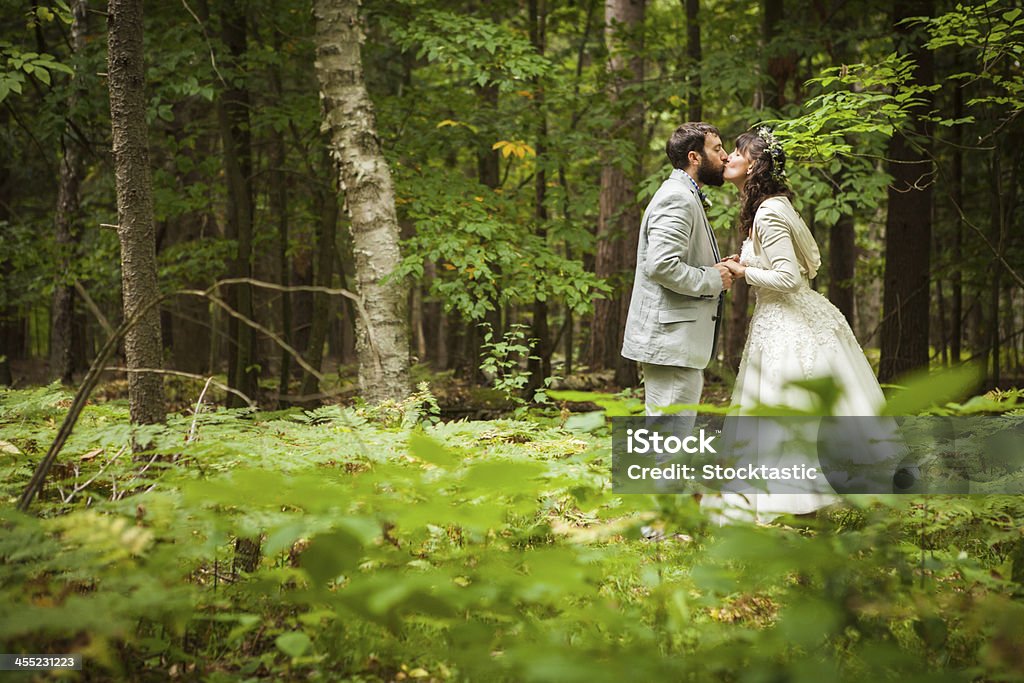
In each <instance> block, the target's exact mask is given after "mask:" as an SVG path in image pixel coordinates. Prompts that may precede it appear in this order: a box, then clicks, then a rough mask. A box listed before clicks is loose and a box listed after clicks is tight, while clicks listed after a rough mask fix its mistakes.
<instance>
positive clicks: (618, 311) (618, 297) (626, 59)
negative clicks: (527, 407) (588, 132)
mask: <svg viewBox="0 0 1024 683" xmlns="http://www.w3.org/2000/svg"><path fill="white" fill-rule="evenodd" d="M645 10H646V4H645V0H608V1H607V2H606V3H605V40H606V42H607V44H608V51H609V53H610V54H609V58H608V72H609V78H608V98H609V100H610V101H611V102H612V106H613V107H615V109H616V112H617V113H616V121H615V123H614V124H613V125H612V130H613V131H614V132H613V134H614V135H615V137H617V138H620V139H625V140H628V141H629V142H630V143H631V145H630V146H631V147H632V149H633V151H634V153H633V154H629V155H624V156H625V158H623V155H621V154H615V153H613V152H612V151H611V150H610V149H606V150H605V151H604V153H603V159H602V166H601V198H600V202H599V207H598V212H599V213H598V221H597V240H598V241H597V253H596V256H595V260H594V272H595V273H596V274H597V275H598V276H599V277H604V278H611V279H612V280H613V284H615V285H616V288H615V291H614V293H613V294H612V295H611V296H609V297H608V298H607V299H598V300H597V301H595V302H594V323H593V325H592V326H591V329H590V359H589V361H590V367H591V369H595V370H596V369H602V368H615V378H616V382H617V383H618V384H620V385H622V386H629V385H633V384H636V382H637V376H636V364H635V363H633V362H632V361H627V360H625V359H624V358H622V356H621V355H619V350H620V349H621V348H622V334H623V331H624V329H625V314H626V312H628V308H629V295H630V287H629V285H628V284H623V282H622V281H621V278H623V277H624V275H625V273H626V272H627V271H631V270H632V269H633V268H634V267H635V265H636V238H637V236H638V226H639V225H640V207H639V206H638V205H637V202H636V180H637V175H638V172H637V171H638V166H639V164H640V159H641V158H642V149H643V141H644V126H643V120H644V118H643V117H644V108H643V101H642V100H641V99H640V98H639V97H637V96H636V95H635V94H634V93H629V92H627V90H628V88H629V86H630V85H636V84H638V83H641V82H642V81H643V77H644V59H643V54H642V51H641V50H638V49H636V48H637V47H638V43H639V40H640V39H639V36H640V34H641V28H642V26H643V21H644V13H645ZM620 149H621V148H620ZM616 280H618V282H615V281H616Z"/></svg>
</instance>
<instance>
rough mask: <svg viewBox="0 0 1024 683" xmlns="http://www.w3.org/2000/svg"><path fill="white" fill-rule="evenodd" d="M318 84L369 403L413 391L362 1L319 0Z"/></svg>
mask: <svg viewBox="0 0 1024 683" xmlns="http://www.w3.org/2000/svg"><path fill="white" fill-rule="evenodd" d="M313 15H314V18H315V20H316V62H315V68H316V73H317V78H318V80H319V81H320V89H321V92H320V98H321V102H322V105H323V116H324V127H325V128H326V129H327V130H328V131H329V132H330V136H331V143H330V147H331V157H332V158H333V159H334V160H335V162H336V163H337V164H338V167H339V170H340V178H339V181H340V182H339V185H340V188H339V189H340V190H341V191H342V192H344V193H345V201H346V208H347V210H348V214H349V217H350V218H351V230H352V251H353V253H354V255H355V271H356V272H355V276H356V283H355V284H356V289H357V293H358V295H359V298H360V303H361V307H362V308H363V311H364V312H365V314H364V315H359V316H357V318H356V335H357V336H356V350H357V353H358V357H359V385H360V388H361V390H362V394H363V396H364V397H365V398H366V400H367V401H370V402H376V401H380V400H383V399H386V398H402V397H404V396H406V395H408V392H409V351H410V349H409V334H408V323H407V319H406V318H407V308H408V304H407V299H406V295H405V291H404V289H403V286H402V282H401V281H399V280H396V279H389V280H387V281H384V279H385V278H387V276H389V275H390V274H391V273H392V272H393V271H394V270H395V268H396V267H397V266H398V264H399V261H400V258H401V255H400V253H399V250H398V239H399V228H398V218H397V214H396V212H395V193H394V188H393V186H392V182H391V171H390V169H389V168H388V165H387V161H386V160H385V158H384V155H383V154H382V152H381V147H380V140H379V138H378V137H377V131H376V121H375V117H374V111H373V104H372V103H371V102H370V97H369V94H368V93H367V92H366V84H365V83H364V81H363V65H362V57H361V55H360V47H361V45H362V42H363V32H362V25H361V22H360V19H359V2H358V0H314V3H313Z"/></svg>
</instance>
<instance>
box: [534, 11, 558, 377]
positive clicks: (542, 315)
mask: <svg viewBox="0 0 1024 683" xmlns="http://www.w3.org/2000/svg"><path fill="white" fill-rule="evenodd" d="M547 18H548V17H547V2H546V0H530V3H529V20H530V42H531V43H532V44H533V47H534V49H536V50H537V54H538V55H541V56H543V55H544V48H545V43H546V42H547ZM536 88H537V89H536V92H535V94H534V97H533V101H534V106H535V107H536V109H537V117H538V123H537V171H536V174H535V176H534V207H533V216H534V219H535V220H536V221H537V227H536V235H537V236H538V237H539V238H541V239H542V240H546V239H547V221H548V209H547V189H548V174H547V169H546V168H545V164H546V163H547V148H548V139H547V138H548V112H547V106H546V104H545V102H544V84H543V83H542V81H541V79H539V78H538V79H537V83H536ZM530 335H531V336H532V337H533V339H536V340H537V341H536V347H534V349H533V353H531V354H530V359H529V361H528V365H529V370H530V384H529V386H530V388H531V389H538V388H540V387H541V386H543V383H544V379H545V378H546V377H550V376H551V352H552V350H553V349H552V344H551V331H550V329H549V328H548V302H547V300H542V299H541V298H538V299H537V300H536V301H534V302H533V321H532V326H531V329H530Z"/></svg>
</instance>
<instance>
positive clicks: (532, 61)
mask: <svg viewBox="0 0 1024 683" xmlns="http://www.w3.org/2000/svg"><path fill="white" fill-rule="evenodd" d="M399 5H400V6H401V7H402V9H403V10H405V13H403V14H404V15H403V16H402V21H401V22H399V21H395V20H394V19H393V18H391V17H388V16H385V17H383V19H382V24H383V25H384V27H385V30H386V31H387V32H388V33H389V35H390V36H391V37H392V38H393V39H394V41H395V43H396V44H397V45H398V46H399V47H400V48H401V49H403V50H415V51H416V56H417V58H423V57H425V58H426V59H427V60H429V61H430V62H435V63H439V64H442V65H444V66H445V68H447V69H449V70H451V71H452V72H454V73H457V74H461V75H464V76H465V77H467V78H468V79H469V81H470V82H472V83H475V84H476V85H480V86H483V85H488V84H491V83H493V84H496V85H499V86H500V87H501V88H502V89H503V90H510V89H512V88H513V87H515V84H516V83H517V82H518V83H520V84H522V83H524V82H525V81H527V80H528V79H531V78H535V77H537V76H542V75H543V74H544V73H545V72H546V71H547V70H548V69H549V68H550V64H549V62H548V60H546V59H544V58H543V57H541V56H539V55H538V54H537V52H536V50H535V49H534V47H533V45H531V44H530V41H529V39H528V38H527V37H526V36H524V35H522V33H521V32H519V31H513V30H509V28H508V27H506V26H502V25H501V24H498V23H495V22H493V21H489V20H487V19H484V18H480V17H474V16H469V15H465V14H457V13H454V12H448V11H441V10H435V9H427V8H423V7H422V6H419V5H418V3H414V2H401V3H399Z"/></svg>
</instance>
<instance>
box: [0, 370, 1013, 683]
mask: <svg viewBox="0 0 1024 683" xmlns="http://www.w3.org/2000/svg"><path fill="white" fill-rule="evenodd" d="M178 381H179V380H177V379H175V380H173V382H178ZM172 384H173V383H172ZM438 384H440V383H438ZM452 386H453V387H454V388H453V389H452V393H451V395H450V396H451V397H452V399H453V400H455V399H456V397H458V400H464V399H462V394H460V393H459V391H461V390H460V389H459V385H458V383H453V384H452ZM200 388H201V387H199V386H198V383H196V382H193V381H192V380H188V381H185V380H181V382H180V386H178V387H177V388H175V391H177V392H178V394H176V396H177V399H176V400H177V402H178V404H179V405H181V406H183V407H182V409H180V410H178V411H176V412H172V413H171V414H169V416H168V421H167V424H166V425H163V426H153V427H143V428H133V427H131V426H130V425H129V419H128V410H127V401H126V400H125V398H124V386H123V383H121V382H117V381H115V382H108V383H105V384H104V385H103V387H101V390H100V391H98V392H97V394H96V397H95V399H96V400H94V401H93V402H92V403H91V404H90V405H89V406H88V407H87V408H86V410H85V412H84V413H83V415H82V418H81V420H80V422H79V424H78V426H77V428H76V430H75V432H74V433H73V434H72V437H71V439H70V440H69V441H68V443H67V445H66V446H65V448H64V449H63V451H62V453H61V454H60V457H59V458H58V461H57V464H56V466H55V467H54V469H53V470H52V471H51V472H50V475H49V478H48V481H47V484H46V486H45V488H44V490H43V493H42V495H41V497H40V499H39V500H37V501H36V502H35V503H34V505H33V508H32V510H31V512H32V513H33V514H31V515H28V516H26V515H20V514H17V513H15V512H14V510H13V504H14V502H15V500H16V498H17V496H18V495H19V494H20V492H21V491H22V490H23V489H24V487H25V484H26V482H27V481H28V477H29V476H30V475H31V473H32V470H33V468H34V467H35V466H36V464H37V463H38V462H39V460H40V459H41V458H42V455H43V454H44V453H45V451H46V449H47V447H48V446H49V444H50V442H51V441H52V440H53V438H54V436H55V434H56V432H57V429H58V428H59V426H60V423H61V421H62V419H63V417H64V414H65V412H66V410H67V408H68V406H69V405H70V398H71V394H70V393H69V392H68V391H67V390H65V389H62V388H59V387H55V386H48V387H46V386H44V387H35V388H29V389H23V390H16V391H3V392H0V498H2V501H3V502H2V505H0V524H2V525H3V528H4V533H3V534H0V557H2V558H3V562H2V564H0V647H2V649H3V651H6V652H38V653H60V652H78V653H81V654H82V655H83V656H84V658H85V661H86V672H87V673H86V674H85V675H86V678H87V679H88V680H112V679H123V680H139V681H149V680H166V679H179V680H194V679H202V680H209V681H234V680H353V681H404V680H410V679H420V680H424V681H446V680H453V681H463V680H465V681H469V680H481V679H485V678H486V679H488V680H495V681H552V680H559V681H575V680H578V681H587V682H588V683H590V682H595V681H596V682H601V681H622V680H649V679H654V680H693V681H703V680H722V679H727V680H737V681H739V680H748V679H750V680H753V679H752V678H751V677H752V676H755V675H758V676H759V675H762V674H764V673H765V672H769V673H772V678H773V680H792V681H808V683H810V682H812V681H813V682H815V683H816V682H817V681H821V680H871V681H876V680H887V679H893V680H901V681H908V680H1021V679H1022V678H1024V661H1022V660H1021V659H1020V653H1021V652H1024V635H1022V633H1021V631H1020V628H1019V626H1020V623H1024V599H1022V598H1024V588H1022V585H1024V497H1021V496H1012V495H1000V496H928V497H921V496H853V497H850V498H849V499H847V500H846V501H845V504H844V505H842V506H838V507H835V508H832V509H830V510H828V511H827V512H826V513H823V514H822V515H821V516H820V517H819V518H818V519H816V520H814V519H812V520H806V519H797V518H792V517H783V518H780V519H778V520H776V521H774V522H772V523H770V524H767V525H752V524H746V523H738V524H733V525H728V526H724V527H720V526H717V525H716V524H713V523H711V521H710V520H709V518H708V517H707V515H705V514H703V513H702V512H701V511H700V509H698V507H697V506H696V505H695V504H694V502H693V500H692V499H691V498H690V497H689V496H672V495H621V494H616V493H615V492H614V491H612V489H611V487H610V482H609V467H610V463H609V460H610V438H609V432H608V429H607V427H606V426H605V424H604V420H599V421H593V420H591V421H589V422H588V423H587V426H585V427H584V426H582V421H577V422H576V425H577V426H575V427H574V426H573V423H572V422H571V421H570V420H567V419H566V417H565V415H564V413H563V411H562V410H561V409H560V408H559V407H557V406H551V407H549V408H546V409H540V410H537V409H525V410H522V409H521V410H518V411H515V412H514V414H507V413H506V414H505V415H504V416H501V417H495V418H493V419H486V420H478V419H444V418H445V416H444V411H443V409H442V408H441V406H438V409H434V408H433V407H432V406H431V405H430V402H429V401H427V400H425V399H424V397H423V396H422V395H420V396H418V397H414V398H413V399H411V400H409V401H406V402H394V403H390V404H381V405H379V406H366V405H360V404H358V403H352V404H350V405H339V404H333V405H326V406H321V407H318V408H313V409H308V410H304V409H300V408H295V407H293V408H289V409H286V410H266V411H258V412H252V411H248V410H228V409H225V408H222V407H218V406H216V405H210V404H206V403H204V405H202V406H200V409H199V411H198V414H193V409H194V408H195V404H196V398H197V395H198V391H199V389H200ZM710 390H711V394H712V395H715V396H717V397H719V398H721V400H723V401H724V400H725V398H726V392H725V390H724V387H722V388H718V387H717V386H715V385H714V384H712V386H711V388H710ZM470 394H472V392H471V391H470ZM997 398H998V397H997ZM1018 399H1019V396H1017V397H1013V398H1012V400H1013V401H1014V403H1012V405H1013V406H1017V405H1018V404H1017V403H1016V401H1017V400H1018ZM985 400H986V401H989V403H986V404H985V407H986V409H991V407H993V406H996V403H993V402H992V401H994V400H995V399H991V398H986V399H985ZM1000 400H1001V399H1000ZM438 403H440V401H438ZM453 405H457V404H454V403H453ZM480 405H485V404H483V403H481V404H480ZM581 405H582V404H581ZM1007 405H1008V406H1010V405H1011V404H1007ZM483 409H484V408H481V410H483ZM494 409H495V410H497V408H494ZM1014 411H1015V412H1011V413H1009V414H1008V418H1009V419H1010V420H1014V419H1016V420H1018V421H1019V420H1021V419H1024V417H1018V416H1019V414H1020V412H1021V411H1020V410H1019V408H1014ZM133 441H135V442H136V443H138V444H140V445H141V446H142V447H143V449H144V450H142V451H141V452H139V453H136V454H135V455H134V456H131V454H130V449H129V446H130V444H131V443H132V442H133ZM648 524H653V525H655V526H656V527H657V528H658V529H660V530H662V531H664V532H665V539H664V540H663V541H659V542H648V541H645V540H643V538H642V536H641V534H640V528H641V526H643V525H648ZM758 672H760V673H758ZM25 680H28V678H27V677H26V678H25Z"/></svg>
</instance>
